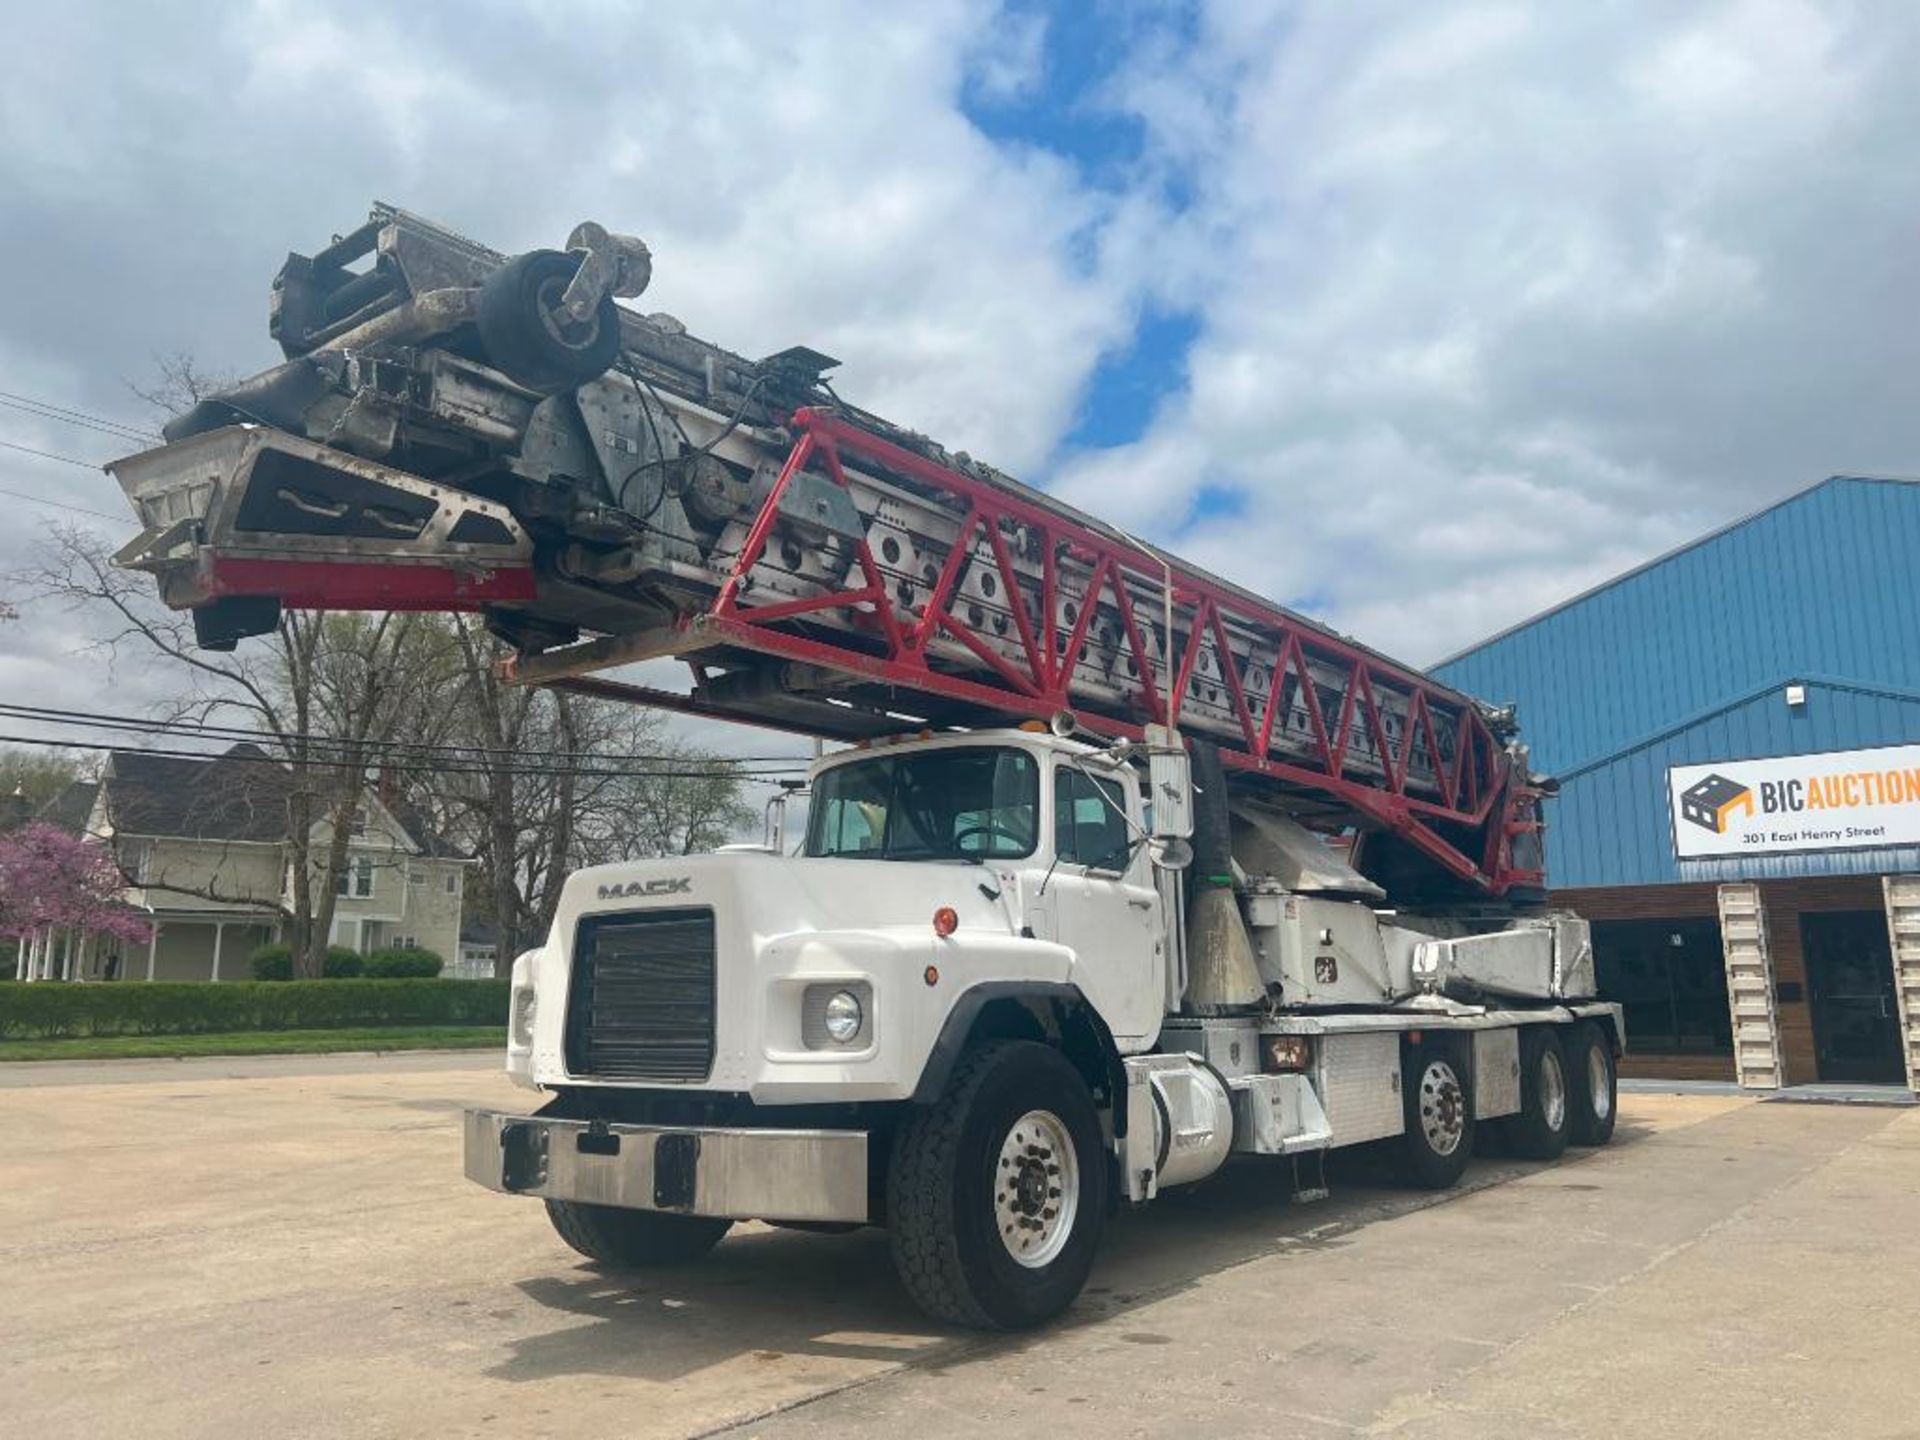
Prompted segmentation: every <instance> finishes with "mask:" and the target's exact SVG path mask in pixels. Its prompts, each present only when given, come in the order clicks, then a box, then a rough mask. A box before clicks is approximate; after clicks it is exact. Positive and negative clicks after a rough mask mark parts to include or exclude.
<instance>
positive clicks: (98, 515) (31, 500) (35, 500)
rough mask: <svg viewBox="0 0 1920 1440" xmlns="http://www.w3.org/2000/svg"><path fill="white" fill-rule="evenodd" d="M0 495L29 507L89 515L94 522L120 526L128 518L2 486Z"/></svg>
mask: <svg viewBox="0 0 1920 1440" xmlns="http://www.w3.org/2000/svg"><path fill="white" fill-rule="evenodd" d="M0 495H6V496H9V497H11V498H12V499H15V500H24V501H26V502H27V503H28V504H29V505H51V506H52V507H53V508H54V509H56V510H71V511H72V512H73V513H74V514H76V515H91V516H93V517H94V518H95V519H96V520H111V521H113V522H114V523H115V524H120V523H122V522H124V521H125V520H126V519H127V518H128V517H127V516H125V515H109V514H107V512H106V511H104V510H89V509H88V508H87V507H86V506H84V505H69V504H68V503H67V502H66V501H64V500H49V499H47V497H46V496H44V495H29V494H27V492H26V491H24V490H9V489H7V488H5V487H4V486H0Z"/></svg>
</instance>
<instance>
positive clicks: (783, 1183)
mask: <svg viewBox="0 0 1920 1440" xmlns="http://www.w3.org/2000/svg"><path fill="white" fill-rule="evenodd" d="M466 1167H467V1178H468V1179H469V1180H472V1181H474V1182H475V1183H476V1184H480V1185H484V1186H486V1187H487V1188H488V1189H489V1190H499V1191H502V1192H504V1193H506V1194H509V1195H538V1196H540V1197H542V1198H543V1199H548V1200H579V1201H584V1202H586V1203H587V1204H591V1205H617V1206H621V1207H623V1208H625V1209H629V1210H670V1211H673V1212H675V1213H677V1214H681V1215H724V1216H727V1217H729V1218H731V1219H735V1220H837V1221H856V1222H857V1221H864V1220H865V1219H866V1218H867V1133H866V1131H864V1130H736V1129H675V1128H673V1127H670V1126H663V1125H615V1124H605V1123H599V1122H595V1123H592V1124H589V1123H588V1122H587V1121H585V1120H549V1119H545V1118H542V1117H540V1116H537V1115H510V1114H503V1113H501V1112H500V1111H497V1110H469V1111H467V1115H466Z"/></svg>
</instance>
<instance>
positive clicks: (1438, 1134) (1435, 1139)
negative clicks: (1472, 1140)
mask: <svg viewBox="0 0 1920 1440" xmlns="http://www.w3.org/2000/svg"><path fill="white" fill-rule="evenodd" d="M1420 1133H1421V1134H1422V1135H1424V1136H1425V1137H1426V1141H1427V1148H1428V1149H1430V1150H1432V1151H1433V1153H1434V1154H1436V1155H1451V1154H1453V1152H1454V1151H1456V1150H1458V1149H1459V1148H1460V1142H1461V1141H1462V1140H1463V1139H1465V1138H1466V1133H1467V1096H1466V1092H1465V1091H1464V1090H1462V1089H1461V1088H1460V1077H1459V1076H1458V1075H1456V1074H1454V1071H1453V1066H1451V1065H1449V1064H1448V1063H1447V1062H1446V1061H1444V1060H1429V1061H1428V1062H1427V1066H1426V1068H1425V1069H1424V1070H1422V1071H1421V1072H1420Z"/></svg>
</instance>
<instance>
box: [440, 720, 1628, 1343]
mask: <svg viewBox="0 0 1920 1440" xmlns="http://www.w3.org/2000/svg"><path fill="white" fill-rule="evenodd" d="M1182 759H1184V756H1183V757H1182ZM1147 762H1148V755H1147V753H1146V752H1144V751H1143V750H1142V749H1140V748H1139V747H1137V746H1134V745H1131V744H1126V743H1122V744H1119V745H1113V746H1099V745H1094V744H1090V743H1087V742H1085V741H1083V740H1079V739H1075V738H1072V737H1071V736H1070V735H1063V734H1058V733H1054V731H1053V730H1052V729H1050V728H1049V727H1047V726H1044V725H1040V724H1034V725H1030V726H1025V727H1021V728H1014V729H1004V730H981V731H970V732H964V733H949V734H941V735H934V734H925V733H923V734H919V735H914V736H908V737H903V738H901V739H898V740H887V741H879V742H873V743H869V744H866V745H862V746H858V747H854V748H849V749H846V750H842V751H838V752H836V753H834V754H832V755H829V756H826V757H824V758H822V759H820V760H819V761H817V762H816V764H815V766H814V768H813V773H812V778H811V803H810V805H809V812H808V817H807V826H806V832H805V839H804V841H803V842H802V843H801V844H800V845H799V847H798V849H797V853H793V854H784V853H780V850H779V847H777V846H736V847H729V848H728V849H727V850H724V851H722V852H719V853H716V854H712V855H703V856H689V857H674V858H671V859H657V860H644V861H635V862H631V863H627V864H620V865H608V866H600V867H596V868H593V869H588V870H583V871H580V872H578V873H577V874H575V875H573V876H572V877H571V878H570V879H569V880H568V882H567V885H566V889H565V891H564V894H563V897H562V901H561V904H560V908H559V910H558V913H557V914H556V916H555V920H554V925H553V929H552V932H551V934H550V935H549V937H548V939H547V941H546V943H545V944H544V945H542V946H541V947H540V948H539V949H537V950H534V951H531V952H529V953H527V954H525V955H522V956H520V957H519V959H518V960H517V961H516V962H515V965H514V971H513V987H512V1001H511V1025H510V1034H509V1041H508V1049H507V1069H508V1071H509V1073H510V1074H511V1076H512V1077H513V1078H514V1080H515V1081H517V1082H518V1083H520V1084H522V1085H524V1086H528V1087H531V1088H534V1089H537V1090H540V1091H544V1092H546V1093H547V1094H548V1095H549V1096H550V1097H551V1098H550V1099H549V1100H548V1102H547V1104H546V1105H545V1106H544V1107H543V1108H542V1109H541V1110H539V1111H538V1112H537V1113H536V1114H535V1115H533V1116H530V1117H529V1116H521V1115H513V1114H506V1113H501V1112H495V1111H479V1110H477V1111H472V1112H469V1114H468V1117H467V1121H466V1166H467V1173H468V1175H469V1177H470V1178H472V1179H474V1180H476V1181H478V1182H479V1183H481V1184H483V1185H487V1186H489V1187H491V1188H494V1189H497V1190H502V1191H506V1192H509V1193H517V1194H525V1195H533V1196H538V1197H540V1198H542V1199H543V1200H545V1202H546V1205H547V1209H548V1213H549V1215H550V1216H551V1217H552V1219H553V1223H554V1225H555V1227H556V1229H557V1230H558V1231H559V1232H560V1234H561V1235H562V1237H563V1238H565V1239H566V1240H567V1241H568V1243H569V1244H571V1245H573V1246H574V1248H576V1249H578V1250H580V1251H581V1252H582V1253H584V1254H587V1255H589V1256H591V1257H593V1258H595V1259H597V1260H600V1261H602V1262H604V1263H608V1264H615V1265H653V1264H660V1263H668V1262H671V1261H675V1260H681V1259H686V1258H690V1257H692V1256H694V1255H697V1254H699V1253H701V1252H703V1251H704V1250H705V1249H706V1248H708V1247H709V1246H711V1245H712V1244H714V1243H716V1242H717V1241H718V1240H719V1239H720V1238H721V1237H722V1236H723V1235H724V1234H725V1233H726V1231H727V1229H728V1228H729V1227H730V1226H731V1225H732V1224H733V1223H734V1222H736V1221H742V1220H765V1221H770V1222H773V1223H776V1224H788V1225H800V1226H809V1225H811V1226H820V1225H829V1226H853V1225H860V1224H869V1223H872V1224H883V1225H885V1226H887V1227H888V1229H889V1231H890V1232H891V1234H892V1237H893V1242H894V1254H895V1259H896V1263H897V1265H898V1268H899V1269H900V1272H901V1277H902V1279H903V1281H904V1282H905V1283H906V1285H907V1287H908V1289H909V1290H910V1292H911V1293H912V1294H913V1295H914V1297H915V1298H916V1299H917V1300H918V1301H919V1302H920V1303H921V1304H922V1305H923V1306H924V1307H925V1308H927V1309H929V1310H930V1311H932V1312H933V1313H935V1314H936V1315H939V1316H942V1317H944V1318H947V1319H950V1320H954V1321H957V1322H959V1323H963V1324H970V1325H979V1326H986V1327H990V1328H1017V1327H1021V1326H1025V1325H1030V1324H1034V1323H1038V1322H1039V1321H1041V1320H1044V1319H1046V1318H1048V1317H1049V1316H1051V1315H1053V1314H1055V1313H1057V1312H1058V1311H1059V1310H1060V1309H1061V1308H1063V1307H1064V1306H1065V1305H1066V1304H1067V1303H1069V1302H1070V1301H1071V1299H1072V1297H1073V1295H1074V1294H1076V1293H1077V1292H1078V1290H1079V1289H1080V1287H1081V1285H1082V1284H1083V1283H1084V1281H1085V1278H1086V1274H1087V1271H1088V1269H1089V1267H1090V1266H1091V1263H1092V1256H1093V1253H1094V1248H1095V1246H1096V1245H1097V1240H1098V1235H1099V1232H1100V1229H1101V1226H1102V1222H1103V1219H1104V1216H1105V1215H1106V1214H1107V1212H1108V1211H1109V1210H1111V1209H1112V1208H1114V1207H1116V1206H1118V1205H1122V1204H1128V1203H1133V1204H1138V1203H1145V1202H1146V1201H1148V1200H1151V1199H1152V1198H1153V1197H1154V1196H1155V1195H1156V1194H1157V1193H1158V1192H1159V1190H1161V1189H1163V1188H1167V1187H1170V1186H1174V1185H1180V1184H1189V1183H1193V1182H1195V1181H1198V1180H1201V1179H1204V1178H1205V1177H1206V1176H1208V1175H1210V1174H1212V1173H1214V1172H1215V1171H1216V1170H1217V1169H1218V1168H1219V1167H1220V1166H1221V1165H1222V1164H1223V1163H1225V1162H1226V1160H1227V1159H1228V1158H1229V1157H1230V1156H1231V1155H1233V1154H1234V1153H1236V1152H1238V1153H1241V1154H1246V1155H1267V1156H1272V1157H1279V1158H1282V1159H1285V1160H1286V1161H1288V1163H1289V1169H1288V1173H1287V1184H1288V1186H1289V1188H1290V1189H1292V1190H1293V1191H1294V1192H1295V1193H1297V1194H1303V1195H1312V1194H1315V1193H1322V1189H1323V1187H1321V1186H1320V1184H1319V1182H1318V1178H1317V1176H1318V1172H1317V1161H1318V1159H1319V1157H1320V1155H1321V1154H1322V1153H1323V1152H1324V1151H1325V1150H1327V1149H1329V1148H1332V1147H1333V1146H1336V1145H1341V1144H1357V1143H1367V1142H1372V1141H1395V1140H1398V1142H1399V1143H1400V1144H1402V1145H1403V1146H1404V1147H1405V1148H1406V1150H1407V1152H1408V1161H1409V1170H1410V1174H1411V1175H1412V1176H1413V1178H1415V1179H1416V1180H1418V1181H1419V1182H1420V1183H1424V1184H1450V1183H1452V1182H1453V1180H1455V1179H1457V1178H1458V1176H1459V1173H1460V1171H1461V1169H1462V1168H1463V1167H1464V1165H1465V1163H1466V1159H1467V1156H1468V1154H1469V1153H1470V1151H1471V1146H1472V1135H1473V1127H1474V1125H1475V1123H1476V1121H1488V1122H1492V1123H1494V1124H1498V1125H1502V1126H1504V1127H1506V1128H1508V1129H1510V1130H1516V1131H1519V1130H1524V1131H1525V1132H1526V1134H1527V1135H1530V1136H1532V1137H1533V1143H1534V1145H1535V1147H1536V1149H1540V1150H1541V1151H1542V1153H1544V1152H1545V1151H1546V1150H1551V1149H1552V1148H1553V1147H1554V1146H1555V1145H1561V1146H1564V1144H1566V1143H1568V1141H1569V1140H1570V1139H1571V1138H1573V1137H1574V1136H1575V1135H1576V1134H1577V1135H1579V1136H1581V1137H1583V1138H1584V1139H1585V1140H1586V1141H1587V1142H1588V1143H1598V1140H1600V1139H1603V1138H1604V1135H1605V1132H1607V1131H1610V1129H1611V1116H1612V1094H1613V1069H1612V1065H1613V1055H1614V1053H1615V1050H1616V1048H1617V1045H1618V1039H1619V1029H1618V1015H1617V1011H1616V1010H1615V1009H1614V1007H1611V1006H1606V1005H1602V1004H1599V1003H1597V1002H1593V1001H1591V999H1590V990H1586V991H1583V990H1582V982H1581V981H1580V980H1579V979H1578V973H1577V972H1578V951H1579V947H1580V946H1581V945H1582V944H1583V943H1584V935H1585V931H1584V926H1580V925H1579V924H1578V922H1571V923H1569V922H1567V921H1566V920H1564V919H1562V920H1559V921H1541V922H1527V923H1521V924H1508V925H1504V926H1500V927H1498V928H1494V929H1490V930H1489V929H1487V928H1486V927H1482V933H1475V931H1474V928H1473V927H1471V926H1468V925H1464V924H1460V923H1451V922H1446V921H1444V920H1439V919H1434V918H1427V919H1424V920H1422V919H1420V918H1418V917H1409V916H1403V915H1400V914H1398V913H1397V912H1392V911H1383V910H1379V909H1376V908H1375V906H1374V905H1373V904H1372V903H1370V902H1369V900H1368V897H1367V894H1366V892H1365V890H1364V888H1363V887H1365V886H1366V884H1367V882H1366V881H1365V880H1364V879H1363V877H1361V876H1359V875H1358V874H1357V873H1355V872H1352V871H1350V870H1349V869H1347V867H1345V866H1344V864H1342V863H1341V862H1340V861H1338V860H1337V859H1335V858H1334V857H1333V856H1332V854H1331V852H1327V851H1325V847H1324V846H1323V845H1322V844H1321V842H1320V841H1319V840H1318V839H1317V838H1315V837H1312V836H1311V835H1310V834H1309V832H1306V831H1304V830H1300V829H1299V828H1298V827H1293V829H1291V830H1289V829H1287V828H1285V822H1283V821H1281V820H1279V819H1277V818H1276V817H1273V816H1267V817H1265V818H1264V819H1260V820H1258V823H1257V824H1255V825H1254V826H1253V828H1252V829H1251V830H1250V831H1249V832H1248V836H1247V839H1246V842H1245V850H1244V853H1245V854H1246V855H1247V856H1248V857H1249V860H1250V861H1251V862H1252V863H1258V864H1262V865H1266V866H1269V867H1271V868H1273V869H1275V870H1277V871H1279V872H1281V873H1283V874H1285V875H1286V876H1287V877H1288V878H1287V882H1286V883H1287V884H1289V885H1291V886H1293V887H1294V888H1293V889H1291V890H1289V889H1284V888H1277V887H1278V886H1279V882H1278V881H1276V880H1275V879H1274V877H1273V876H1271V875H1262V876H1253V875H1249V874H1247V873H1245V871H1244V868H1243V867H1242V865H1241V862H1240V861H1239V860H1238V859H1237V858H1235V857H1234V856H1232V855H1231V854H1229V853H1228V852H1227V851H1226V850H1225V849H1222V850H1221V851H1219V852H1218V853H1217V854H1216V855H1215V857H1214V858H1213V859H1212V860H1211V861H1209V862H1208V866H1209V868H1211V869H1213V870H1215V871H1230V872H1231V873H1230V874H1214V875H1195V876H1192V877H1189V876H1188V875H1187V874H1186V873H1184V872H1183V870H1182V869H1181V868H1180V867H1181V864H1182V861H1183V860H1184V859H1187V858H1191V853H1190V852H1188V854H1186V855H1183V854H1182V851H1183V849H1184V848H1185V847H1183V846H1181V845H1180V844H1178V843H1171V844H1170V843H1168V837H1166V836H1165V835H1164V833H1159V834H1157V833H1156V831H1159V832H1164V831H1165V830H1166V829H1167V828H1168V827H1167V825H1166V824H1164V823H1162V822H1164V821H1165V819H1166V818H1167V814H1169V813H1171V814H1184V813H1186V812H1187V811H1188V809H1189V808H1190V807H1194V808H1197V809H1198V810H1199V811H1200V812H1201V814H1202V816H1205V815H1206V814H1207V813H1208V811H1209V809H1210V807H1211V808H1212V809H1213V811H1214V822H1217V823H1214V824H1213V828H1214V829H1215V830H1217V832H1218V833H1219V834H1220V835H1221V836H1225V835H1227V834H1229V833H1230V826H1229V822H1228V817H1227V815H1226V813H1225V808H1224V807H1225V806H1226V804H1227V795H1226V787H1225V785H1224V784H1223V783H1219V782H1217V781H1216V782H1213V783H1209V782H1207V781H1205V780H1204V779H1203V780H1202V781H1201V783H1200V784H1198V785H1194V784H1191V783H1189V782H1188V780H1187V779H1186V777H1185V773H1184V770H1178V771H1175V772H1174V774H1175V777H1176V778H1175V780H1174V782H1172V783H1164V777H1158V776H1153V777H1150V774H1149V772H1148V770H1147V769H1146V764H1147ZM1203 791H1204V792H1205V793H1202V792H1203ZM1150 797H1157V798H1159V800H1160V801H1161V805H1162V809H1163V812H1165V813H1163V815H1162V816H1160V817H1156V816H1155V815H1154V814H1153V812H1152V808H1151V805H1150ZM1222 843H1223V845H1224V841H1223V842H1222ZM1288 845H1292V846H1294V847H1296V848H1298V847H1301V846H1304V847H1305V848H1306V849H1307V850H1308V851H1318V852H1323V853H1320V854H1317V855H1315V854H1309V855H1308V856H1307V857H1306V858H1305V860H1304V862H1303V863H1301V864H1298V865H1295V866H1293V867H1292V868H1291V869H1289V868H1288V866H1287V864H1286V863H1285V855H1284V853H1282V854H1280V858H1278V859H1276V858H1275V854H1276V846H1277V847H1278V851H1279V852H1285V851H1286V849H1287V847H1288ZM1190 878H1191V880H1192V882H1193V883H1194V885H1195V886H1196V888H1197V887H1199V886H1201V885H1205V884H1209V883H1210V884H1211V885H1212V887H1213V888H1212V889H1211V891H1210V892H1208V891H1201V892H1200V893H1199V894H1198V895H1196V896H1195V897H1194V898H1193V899H1191V900H1190V899H1189V897H1188V893H1187V887H1188V883H1189V879H1190ZM1342 887H1346V888H1345V890H1344V891H1343V890H1342ZM1207 901H1211V902H1213V903H1212V906H1211V909H1210V910H1207V914H1208V915H1209V916H1210V917H1211V918H1210V919H1207V920H1205V921H1203V920H1202V919H1201V912H1202V910H1203V908H1205V902H1207ZM1222 923H1224V925H1225V927H1226V930H1227V932H1228V933H1229V934H1230V937H1231V944H1229V945H1228V946H1227V947H1226V949H1225V950H1223V951H1220V953H1219V954H1217V955H1215V957H1214V962H1215V963H1216V964H1237V965H1239V966H1240V968H1241V970H1243V971H1244V972H1245V976H1246V982H1247V983H1248V984H1249V985H1250V986H1251V989H1250V991H1248V992H1246V993H1251V994H1252V995H1253V996H1254V997H1256V999H1257V1002H1258V1003H1257V1004H1254V1005H1247V1004H1243V1003H1242V1004H1218V1003H1210V1000H1209V996H1210V994H1211V992H1210V991H1209V990H1208V987H1207V985H1206V984H1205V983H1203V982H1202V979H1201V977H1200V976H1199V974H1198V973H1197V971H1196V967H1201V968H1203V967H1202V959H1203V956H1202V953H1201V952H1202V950H1204V949H1205V947H1206V946H1207V945H1209V944H1212V943H1213V942H1214V941H1215V940H1217V939H1218V937H1219V934H1220V927H1221V925H1222ZM1190 947H1191V949H1190ZM1215 948H1216V949H1218V946H1216V947H1215ZM1242 952H1244V953H1242ZM1342 967H1345V968H1344V970H1343V969H1342ZM1588 975H1589V978H1590V958H1589V961H1588ZM1556 977H1558V978H1556ZM1449 986H1451V988H1452V990H1453V991H1454V994H1453V995H1451V996H1450V995H1449V994H1448V993H1446V992H1447V990H1448V988H1449ZM1503 986H1504V987H1505V989H1506V991H1507V992H1508V1001H1507V1002H1506V1003H1503V1004H1491V1003H1487V1002H1488V999H1490V998H1491V997H1492V995H1493V992H1494V991H1496V990H1499V989H1500V988H1501V987H1503ZM1475 987H1478V990H1479V991H1482V992H1486V993H1485V994H1484V995H1480V996H1477V997H1476V998H1477V999H1478V1001H1479V1003H1467V1002H1465V1001H1463V1000H1462V999H1461V998H1459V996H1460V995H1462V994H1468V995H1472V994H1473V993H1474V992H1475ZM1556 987H1557V991H1556ZM1536 992H1537V993H1536ZM1219 998H1220V997H1219V996H1218V995H1212V999H1213V1000H1215V1001H1217V1000H1218V999H1219ZM1515 1001H1517V1002H1519V1003H1518V1004H1517V1005H1516V1004H1514V1003H1513V1002H1515ZM1576 1067H1577V1068H1576ZM1529 1075H1532V1076H1533V1077H1534V1078H1533V1079H1532V1080H1531V1081H1529V1080H1528V1079H1526V1078H1525V1077H1527V1076H1529ZM1522 1148H1524V1146H1523V1147H1522ZM1303 1161H1311V1162H1313V1164H1312V1165H1311V1166H1309V1167H1308V1168H1307V1169H1305V1170H1303V1169H1302V1162H1303Z"/></svg>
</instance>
